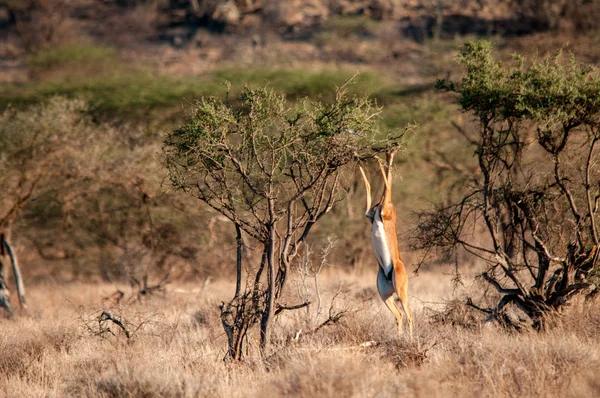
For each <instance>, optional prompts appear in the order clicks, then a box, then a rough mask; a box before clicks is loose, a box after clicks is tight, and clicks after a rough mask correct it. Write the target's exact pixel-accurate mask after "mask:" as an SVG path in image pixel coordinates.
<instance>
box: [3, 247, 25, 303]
mask: <svg viewBox="0 0 600 398" xmlns="http://www.w3.org/2000/svg"><path fill="white" fill-rule="evenodd" d="M3 241H4V247H5V249H6V253H7V254H8V257H9V258H10V263H11V265H12V270H13V274H14V276H15V283H16V285H17V295H18V296H19V304H20V305H21V309H25V308H26V306H25V286H24V285H23V278H22V277H21V269H20V268H19V262H18V261H17V255H16V254H15V252H14V251H13V249H12V247H11V245H10V244H9V243H8V240H6V239H3Z"/></svg>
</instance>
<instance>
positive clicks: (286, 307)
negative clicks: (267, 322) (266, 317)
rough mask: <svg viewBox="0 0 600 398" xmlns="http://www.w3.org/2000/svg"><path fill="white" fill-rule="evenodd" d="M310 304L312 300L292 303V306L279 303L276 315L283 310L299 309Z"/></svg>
mask: <svg viewBox="0 0 600 398" xmlns="http://www.w3.org/2000/svg"><path fill="white" fill-rule="evenodd" d="M309 305H310V301H305V302H304V303H300V304H296V305H290V306H286V305H281V304H277V309H276V310H275V315H278V314H279V313H281V312H282V311H290V310H298V309H300V308H304V307H308V306H309Z"/></svg>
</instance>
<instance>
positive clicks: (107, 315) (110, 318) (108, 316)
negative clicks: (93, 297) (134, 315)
mask: <svg viewBox="0 0 600 398" xmlns="http://www.w3.org/2000/svg"><path fill="white" fill-rule="evenodd" d="M105 321H112V322H113V323H114V324H115V325H117V326H119V327H120V328H121V329H122V330H123V332H125V336H127V339H129V338H131V333H130V332H129V329H127V326H125V324H124V323H123V322H122V321H121V320H119V319H117V318H115V317H114V316H113V315H112V314H111V313H110V312H107V311H102V314H100V316H99V317H98V325H99V326H100V333H102V332H103V328H102V322H105ZM106 330H108V331H109V332H111V333H112V331H111V330H110V329H109V328H107V329H106ZM113 334H114V333H113Z"/></svg>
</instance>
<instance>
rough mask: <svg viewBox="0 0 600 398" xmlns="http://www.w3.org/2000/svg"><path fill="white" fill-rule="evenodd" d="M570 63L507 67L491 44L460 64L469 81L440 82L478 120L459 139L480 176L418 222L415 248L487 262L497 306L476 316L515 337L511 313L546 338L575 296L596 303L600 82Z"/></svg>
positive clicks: (475, 46) (475, 48)
mask: <svg viewBox="0 0 600 398" xmlns="http://www.w3.org/2000/svg"><path fill="white" fill-rule="evenodd" d="M564 58H565V57H563V56H561V54H558V55H556V56H555V57H550V58H547V59H545V60H542V61H534V62H531V63H526V62H525V61H524V59H523V58H521V57H518V56H516V57H515V60H514V62H513V63H512V64H510V65H506V64H503V63H502V62H500V61H498V60H496V59H494V57H493V55H492V48H491V46H490V44H489V43H486V42H470V43H467V44H465V46H464V47H463V48H462V50H461V51H460V53H459V56H458V59H459V61H460V63H461V64H462V65H463V66H464V67H465V68H466V75H465V76H464V77H463V78H462V81H461V82H460V83H459V84H455V83H453V82H445V81H441V82H439V87H440V88H444V89H446V90H450V91H452V92H455V93H457V94H458V103H459V104H460V106H461V107H462V109H463V110H464V111H465V112H470V113H471V114H472V115H473V117H474V119H475V122H476V125H477V130H476V131H472V132H469V131H464V130H461V131H462V133H463V136H464V137H465V138H466V139H467V141H468V143H469V144H470V145H471V146H472V147H473V148H474V150H475V157H476V162H477V165H478V170H477V172H476V173H474V174H471V175H470V176H468V178H463V179H462V181H464V184H465V185H464V190H463V191H461V192H460V195H454V197H452V198H449V199H448V200H447V201H446V202H445V203H443V204H440V205H439V206H438V207H437V208H436V209H434V210H433V211H430V212H425V213H422V214H421V215H420V225H419V228H418V230H419V234H418V241H416V242H415V243H416V244H415V246H417V247H418V248H422V249H431V248H434V247H435V248H443V249H445V250H447V251H449V252H452V253H454V254H455V253H456V249H457V248H463V249H465V250H466V251H468V252H470V253H472V254H473V255H475V256H477V257H479V258H481V259H483V260H484V261H485V263H486V264H487V270H486V271H485V272H483V273H482V275H481V276H482V278H483V279H484V280H485V281H487V282H488V283H489V285H490V286H492V287H493V288H495V289H496V290H497V292H498V293H499V296H500V298H499V301H498V303H497V305H495V306H494V307H492V308H482V307H481V306H479V305H477V304H475V303H473V302H472V301H469V304H471V305H472V306H474V307H476V308H478V309H480V310H482V311H484V312H486V313H488V314H489V319H493V318H495V319H498V320H501V321H502V322H508V323H509V324H511V325H513V326H519V325H518V322H516V321H515V320H514V319H511V318H509V317H508V316H507V315H506V312H505V309H507V308H508V306H509V305H515V306H517V307H518V308H519V309H521V310H522V311H523V312H524V313H525V314H526V315H527V316H528V317H529V318H530V319H531V322H532V324H533V325H534V326H535V327H543V326H544V325H545V320H546V319H547V315H548V314H549V313H552V312H556V311H557V310H560V309H561V307H563V306H564V305H565V304H567V303H568V302H569V300H570V299H571V298H573V297H574V296H576V295H578V294H581V293H586V294H595V293H596V292H597V291H598V288H597V287H596V286H595V280H597V277H596V276H595V275H594V274H595V272H596V270H597V265H596V264H597V259H598V239H599V231H598V223H599V220H598V205H599V201H600V165H599V164H598V147H599V145H598V141H599V140H600V130H599V128H600V75H599V72H598V70H597V69H596V68H593V67H590V66H586V65H582V64H578V63H576V62H575V61H574V59H573V58H572V57H571V58H570V59H568V60H565V59H564ZM477 227H480V229H478V228H477ZM478 230H479V231H481V230H483V231H484V233H483V234H482V235H483V236H481V235H480V236H474V231H478Z"/></svg>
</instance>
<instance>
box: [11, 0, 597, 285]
mask: <svg viewBox="0 0 600 398" xmlns="http://www.w3.org/2000/svg"><path fill="white" fill-rule="evenodd" d="M599 18H600V1H586V0H574V1H567V0H556V1H550V0H456V1H450V0H404V1H402V0H304V1H302V0H229V1H222V0H206V1H203V0H1V1H0V111H1V112H2V116H1V121H0V167H1V170H0V217H2V218H0V229H2V230H3V231H5V233H9V234H10V238H11V241H12V243H13V246H14V247H15V248H16V250H17V252H18V254H19V257H20V262H21V267H22V269H23V274H24V277H25V280H26V281H27V283H36V282H40V281H55V282H65V281H72V280H85V281H100V280H105V281H120V282H131V281H136V280H137V281H139V280H141V279H143V278H144V277H148V276H150V277H151V278H162V276H163V275H165V274H167V273H169V277H170V278H171V279H191V278H198V279H205V278H207V277H215V278H216V277H221V276H230V275H233V273H234V268H235V261H234V256H235V239H234V238H235V231H234V230H233V226H232V225H231V224H230V223H228V222H227V221H226V220H225V219H224V218H222V217H220V216H218V215H217V214H216V213H214V212H212V211H210V209H208V208H207V207H206V206H204V205H203V204H202V203H201V202H200V201H198V200H194V199H191V198H187V197H183V196H182V195H176V194H175V193H173V192H171V191H170V187H169V181H168V180H166V173H165V171H164V169H163V167H162V166H161V163H160V156H161V143H162V139H163V137H164V134H165V133H166V132H168V131H170V130H172V129H174V128H176V127H177V126H178V125H180V124H181V123H183V122H184V121H185V120H186V117H187V115H189V112H190V108H191V105H192V104H193V103H194V99H196V98H198V97H200V96H206V95H215V96H218V97H220V98H223V97H224V94H225V86H224V84H223V83H224V82H225V81H230V82H231V83H232V91H233V92H234V93H235V92H239V90H240V89H241V88H243V86H244V84H245V83H249V84H251V85H259V84H264V83H265V82H269V85H270V86H271V87H272V88H274V89H276V90H278V91H281V92H285V93H286V94H287V96H288V98H290V99H292V100H296V99H300V98H303V97H306V96H311V97H316V96H321V97H322V98H323V99H324V100H327V99H328V98H331V96H332V95H333V92H334V89H335V87H336V86H339V85H341V84H343V82H344V81H345V80H346V79H348V78H349V77H351V76H353V75H354V74H355V73H356V72H360V75H359V76H358V78H357V79H356V82H355V84H354V85H352V86H351V91H352V92H354V93H366V94H369V95H370V96H372V97H373V98H374V99H375V100H376V101H377V103H378V104H379V105H380V106H383V111H382V124H383V125H384V126H386V127H400V128H401V127H403V126H404V125H406V124H408V123H413V122H415V123H417V124H418V125H419V129H418V134H417V135H416V136H415V137H413V138H412V139H411V141H410V142H409V145H408V149H409V151H408V152H407V153H406V154H403V155H402V156H401V157H400V158H399V159H398V161H397V163H396V164H397V169H396V181H397V182H396V184H395V186H394V189H395V192H394V196H395V203H396V207H397V209H398V213H399V215H398V220H399V222H398V228H399V234H400V244H401V251H402V253H403V258H404V259H405V262H406V263H407V264H408V266H409V270H414V269H415V267H416V266H417V265H418V264H419V262H420V260H421V258H422V253H416V252H413V251H411V249H410V246H409V241H410V237H411V233H412V231H413V229H414V228H415V212H418V211H419V210H421V209H424V208H426V207H427V206H429V205H430V204H431V203H434V202H436V201H438V200H440V199H441V198H443V196H444V195H445V193H444V192H447V190H448V189H457V187H456V186H455V182H456V179H454V178H453V176H454V173H456V172H457V171H458V169H456V167H459V168H460V170H462V171H464V170H465V169H467V168H468V167H470V165H472V164H473V162H474V159H473V157H472V149H470V148H468V147H465V144H464V141H463V140H462V139H461V137H460V135H458V134H457V129H460V128H470V120H469V118H468V117H465V116H463V115H461V113H460V111H459V110H458V107H457V106H456V105H455V103H454V98H453V97H452V96H450V95H448V94H446V93H442V92H439V91H436V90H435V89H434V85H435V82H436V80H437V79H441V78H451V79H455V80H456V79H460V76H461V74H462V73H463V72H462V70H461V69H460V68H459V66H458V65H457V64H456V62H455V61H454V57H455V55H456V51H457V48H458V47H459V46H460V45H461V44H462V43H464V42H465V41H466V40H468V39H472V38H475V37H484V38H486V39H488V40H491V41H492V42H493V43H494V44H495V47H496V51H497V53H498V56H499V57H500V58H504V59H508V58H510V57H511V55H512V54H513V53H515V52H518V53H521V54H525V55H526V56H530V57H535V56H545V55H546V54H551V53H554V52H556V51H558V50H560V49H561V48H563V47H564V46H565V45H567V46H566V48H567V50H569V51H571V52H573V53H574V54H575V56H576V58H577V60H578V61H581V62H589V63H593V64H595V63H598V60H599V59H600V47H599V46H598V44H600V35H599V34H598V31H597V21H598V20H599ZM350 186H351V187H350V189H349V191H348V200H347V201H345V202H343V203H341V204H339V205H338V206H337V207H336V208H335V209H334V210H333V211H332V213H331V214H329V215H328V217H327V219H326V220H323V222H321V223H320V225H319V226H318V228H317V227H315V229H314V231H313V233H312V237H311V242H310V244H311V245H312V246H313V247H314V250H319V248H320V247H323V246H325V245H327V242H328V239H327V238H328V237H331V238H332V239H334V240H337V244H336V246H335V248H334V251H333V252H332V254H331V255H330V260H329V261H330V262H331V264H332V267H335V268H338V269H342V270H354V271H357V272H361V271H362V270H363V269H369V270H372V269H373V267H375V263H374V259H373V258H372V254H371V252H370V238H369V228H368V227H369V225H368V221H367V220H366V219H365V218H364V216H363V211H364V209H363V203H364V202H363V201H364V190H363V188H362V183H361V181H360V180H359V179H356V180H355V181H353V182H352V183H351V184H350ZM257 253H258V254H257V255H260V251H258V252H257ZM252 255H253V253H249V256H252ZM461 261H464V262H468V261H470V260H469V259H468V258H466V257H465V258H464V259H462V260H461ZM443 263H444V261H443V259H439V260H436V261H433V260H429V261H428V262H427V263H426V266H428V267H438V266H440V265H442V264H443Z"/></svg>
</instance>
